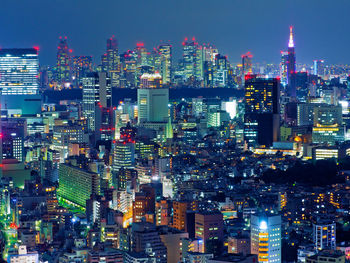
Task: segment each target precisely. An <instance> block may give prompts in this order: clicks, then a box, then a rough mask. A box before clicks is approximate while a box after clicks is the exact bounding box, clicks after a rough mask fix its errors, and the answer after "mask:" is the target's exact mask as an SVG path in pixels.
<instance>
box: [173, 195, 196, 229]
mask: <svg viewBox="0 0 350 263" xmlns="http://www.w3.org/2000/svg"><path fill="white" fill-rule="evenodd" d="M197 208H198V203H197V202H196V201H192V202H190V201H174V202H173V211H174V212H173V213H174V215H173V227H174V228H176V229H178V230H182V231H183V230H184V231H186V232H190V231H189V230H188V226H187V221H188V220H187V219H188V218H187V211H196V210H197ZM192 227H193V226H192Z"/></svg>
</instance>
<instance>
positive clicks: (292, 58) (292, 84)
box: [287, 26, 296, 98]
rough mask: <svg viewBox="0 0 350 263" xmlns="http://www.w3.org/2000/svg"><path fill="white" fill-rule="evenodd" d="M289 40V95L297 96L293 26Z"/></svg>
mask: <svg viewBox="0 0 350 263" xmlns="http://www.w3.org/2000/svg"><path fill="white" fill-rule="evenodd" d="M289 30H290V32H289V42H288V62H287V83H288V95H289V96H291V97H293V98H295V97H296V87H295V85H296V83H295V49H294V35H293V27H292V26H291V27H290V28H289Z"/></svg>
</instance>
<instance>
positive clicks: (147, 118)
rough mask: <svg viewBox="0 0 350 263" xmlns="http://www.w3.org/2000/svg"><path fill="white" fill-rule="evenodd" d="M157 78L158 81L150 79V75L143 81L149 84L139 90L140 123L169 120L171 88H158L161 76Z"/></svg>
mask: <svg viewBox="0 0 350 263" xmlns="http://www.w3.org/2000/svg"><path fill="white" fill-rule="evenodd" d="M141 79H143V78H142V77H141ZM155 80H157V81H155V82H153V81H152V80H151V81H150V78H149V77H148V78H147V79H146V80H144V79H143V80H142V81H144V83H148V84H146V87H145V88H140V89H138V90H137V105H138V123H144V122H167V120H168V116H169V113H168V104H169V89H165V88H156V87H157V85H158V84H157V83H158V81H159V78H155ZM151 83H155V84H151ZM147 87H149V88H147Z"/></svg>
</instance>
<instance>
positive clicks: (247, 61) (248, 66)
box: [242, 52, 253, 77]
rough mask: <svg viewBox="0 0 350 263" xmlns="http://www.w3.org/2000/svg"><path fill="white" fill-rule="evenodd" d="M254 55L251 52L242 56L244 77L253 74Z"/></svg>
mask: <svg viewBox="0 0 350 263" xmlns="http://www.w3.org/2000/svg"><path fill="white" fill-rule="evenodd" d="M252 59H253V55H252V54H251V53H250V52H247V53H246V54H243V55H242V73H243V77H244V76H245V75H247V74H252V73H253V63H252Z"/></svg>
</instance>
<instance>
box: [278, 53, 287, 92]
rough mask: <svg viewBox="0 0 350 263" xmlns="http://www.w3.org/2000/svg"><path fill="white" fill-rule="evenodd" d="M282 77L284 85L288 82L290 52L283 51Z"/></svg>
mask: <svg viewBox="0 0 350 263" xmlns="http://www.w3.org/2000/svg"><path fill="white" fill-rule="evenodd" d="M280 78H281V84H282V85H283V87H286V86H287V84H288V52H287V51H281V63H280Z"/></svg>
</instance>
